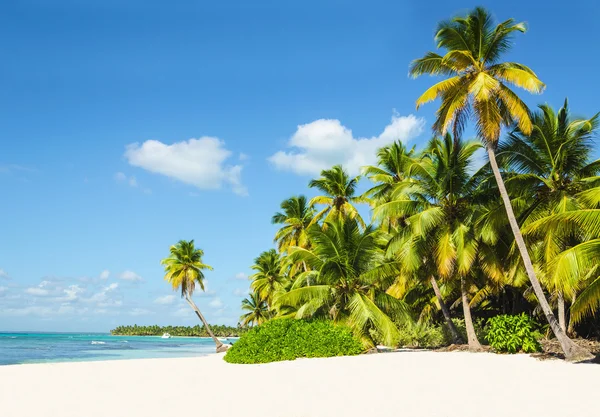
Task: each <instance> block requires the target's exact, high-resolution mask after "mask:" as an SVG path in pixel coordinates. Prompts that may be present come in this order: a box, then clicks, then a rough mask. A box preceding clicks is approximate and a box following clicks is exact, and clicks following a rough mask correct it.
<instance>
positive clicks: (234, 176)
mask: <svg viewBox="0 0 600 417" xmlns="http://www.w3.org/2000/svg"><path fill="white" fill-rule="evenodd" d="M231 155H232V152H231V151H230V150H228V149H226V148H225V147H224V142H223V141H221V140H219V139H218V138H215V137H209V136H204V137H201V138H200V139H190V140H188V141H182V142H176V143H174V144H172V145H167V144H164V143H162V142H160V141H157V140H147V141H146V142H144V143H142V144H141V145H140V144H139V143H133V144H130V145H128V146H127V148H126V151H125V157H126V158H127V161H128V162H129V164H130V165H133V166H136V167H140V168H143V169H146V170H148V171H151V172H154V173H157V174H162V175H165V176H167V177H170V178H174V179H176V180H179V181H181V182H184V183H186V184H190V185H193V186H195V187H197V188H199V189H203V190H205V189H218V188H221V187H222V186H223V185H224V184H225V185H227V186H229V187H231V188H232V190H233V192H234V193H236V194H240V195H245V194H247V190H246V188H245V187H244V186H243V185H242V182H241V172H242V166H241V165H226V160H227V159H229V158H230V157H231Z"/></svg>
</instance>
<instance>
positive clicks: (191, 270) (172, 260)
mask: <svg viewBox="0 0 600 417" xmlns="http://www.w3.org/2000/svg"><path fill="white" fill-rule="evenodd" d="M169 251H170V253H171V255H170V256H169V257H168V258H165V259H163V260H162V261H161V262H160V263H161V264H162V265H163V266H164V267H165V280H166V281H168V282H169V284H171V286H172V287H173V289H174V290H175V291H180V292H181V297H182V298H183V299H185V301H186V302H187V303H188V304H189V305H190V307H192V309H193V310H194V312H195V313H196V315H197V316H198V318H199V319H200V321H202V324H203V325H204V328H205V329H206V331H207V332H208V334H209V335H210V337H212V339H213V341H214V342H215V345H216V346H217V352H224V351H226V350H227V349H228V347H229V346H228V345H224V344H223V343H221V341H220V340H219V339H217V338H216V337H215V335H214V334H213V332H212V330H211V329H210V326H209V325H208V322H207V321H206V319H205V318H204V315H202V313H201V312H200V309H199V308H198V306H197V305H196V303H194V300H193V299H192V295H193V294H194V291H195V290H196V286H198V287H199V288H200V289H201V290H202V291H204V272H203V271H204V270H206V269H207V270H209V271H212V267H211V266H210V265H207V264H205V263H204V262H202V257H203V256H204V251H203V250H202V249H196V247H195V246H194V241H193V240H190V241H187V240H180V241H179V242H177V244H176V245H172V246H171V248H170V249H169Z"/></svg>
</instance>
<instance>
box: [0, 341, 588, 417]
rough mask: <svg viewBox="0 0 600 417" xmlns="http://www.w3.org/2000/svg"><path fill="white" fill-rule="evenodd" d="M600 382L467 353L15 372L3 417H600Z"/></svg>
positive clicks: (212, 359) (136, 363) (4, 381)
mask: <svg viewBox="0 0 600 417" xmlns="http://www.w3.org/2000/svg"><path fill="white" fill-rule="evenodd" d="M599 381H600V365H589V364H578V365H574V364H569V363H565V362H562V361H554V360H552V361H539V360H536V359H534V358H531V357H529V356H526V355H512V356H509V355H494V354H489V353H478V354H473V353H466V352H447V353H446V352H444V353H441V352H396V353H386V354H375V355H363V356H355V357H338V358H328V359H300V360H296V361H291V362H278V363H271V364H265V365H231V364H228V363H226V362H224V361H223V360H222V355H211V356H206V357H199V358H182V359H139V360H126V361H106V362H78V363H56V364H31V365H12V366H4V367H0V416H2V417H30V416H31V417H34V416H35V417H45V416H53V417H71V416H72V417H96V416H111V417H136V416H140V417H155V416H156V417H159V416H160V417H171V416H181V417H183V416H243V417H254V416H261V417H271V416H272V417H317V416H319V417H321V416H323V417H334V416H340V417H341V416H343V417H354V416H357V417H358V416H361V417H366V416H376V417H383V416H407V417H421V416H435V417H452V416H460V417H469V416H477V417H493V416H503V417H505V416H541V417H552V416H561V417H587V416H590V417H592V416H594V417H597V416H599V415H600V396H599V394H598V382H599Z"/></svg>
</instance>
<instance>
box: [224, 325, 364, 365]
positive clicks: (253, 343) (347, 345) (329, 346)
mask: <svg viewBox="0 0 600 417" xmlns="http://www.w3.org/2000/svg"><path fill="white" fill-rule="evenodd" d="M362 350H363V348H362V345H361V343H360V341H359V340H357V339H356V338H355V337H354V336H353V335H352V332H351V330H350V329H349V328H347V327H343V326H339V325H335V324H333V323H332V322H331V321H306V320H294V319H275V320H271V321H269V322H267V323H265V324H263V325H260V326H258V327H254V328H253V329H251V330H250V331H249V332H248V333H246V334H245V335H243V336H242V337H241V338H240V340H238V341H237V342H236V343H235V344H234V345H233V346H232V347H231V349H229V350H228V351H227V354H226V355H225V360H226V361H227V362H229V363H267V362H276V361H285V360H293V359H296V358H317V357H318V358H324V357H330V356H343V355H357V354H359V353H361V352H362Z"/></svg>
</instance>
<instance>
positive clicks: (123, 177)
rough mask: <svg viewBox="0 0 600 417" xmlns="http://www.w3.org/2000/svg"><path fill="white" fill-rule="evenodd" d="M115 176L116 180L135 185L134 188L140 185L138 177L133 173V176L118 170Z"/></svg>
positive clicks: (131, 185)
mask: <svg viewBox="0 0 600 417" xmlns="http://www.w3.org/2000/svg"><path fill="white" fill-rule="evenodd" d="M113 178H114V179H115V181H116V182H120V183H123V184H127V185H129V186H130V187H133V188H135V187H137V186H138V182H137V179H136V178H135V177H134V176H133V175H132V176H131V177H128V176H127V175H125V174H124V173H122V172H117V173H116V174H115V175H114V176H113ZM144 191H145V190H144Z"/></svg>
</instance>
